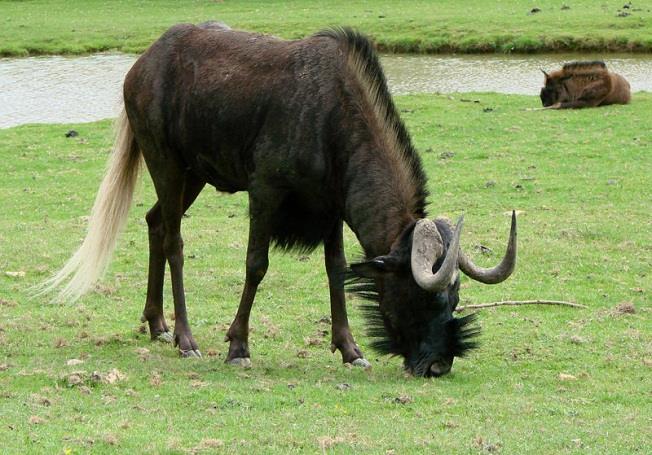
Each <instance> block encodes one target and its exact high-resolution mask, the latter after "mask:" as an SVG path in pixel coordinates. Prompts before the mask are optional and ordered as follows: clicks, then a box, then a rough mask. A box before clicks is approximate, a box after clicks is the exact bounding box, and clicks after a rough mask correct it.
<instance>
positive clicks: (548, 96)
mask: <svg viewBox="0 0 652 455" xmlns="http://www.w3.org/2000/svg"><path fill="white" fill-rule="evenodd" d="M541 71H542V72H543V74H544V76H545V78H544V86H543V88H542V89H541V92H540V93H539V98H541V104H543V106H544V107H548V106H552V105H553V104H555V103H558V102H560V101H563V100H566V99H568V97H569V93H568V87H567V86H566V81H567V80H568V79H570V78H571V77H572V76H569V75H557V74H555V73H553V75H550V74H548V73H546V72H545V71H543V70H541Z"/></svg>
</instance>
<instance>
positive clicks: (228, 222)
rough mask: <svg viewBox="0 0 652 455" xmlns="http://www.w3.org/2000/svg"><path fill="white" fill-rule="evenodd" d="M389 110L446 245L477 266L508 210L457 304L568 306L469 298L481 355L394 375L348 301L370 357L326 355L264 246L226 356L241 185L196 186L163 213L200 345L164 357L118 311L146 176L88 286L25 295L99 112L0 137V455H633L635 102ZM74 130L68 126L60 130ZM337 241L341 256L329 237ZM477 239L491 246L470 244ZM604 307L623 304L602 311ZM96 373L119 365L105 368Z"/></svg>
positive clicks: (646, 318)
mask: <svg viewBox="0 0 652 455" xmlns="http://www.w3.org/2000/svg"><path fill="white" fill-rule="evenodd" d="M219 7H220V5H219V4H218V5H216V6H215V8H219ZM374 8H375V7H374ZM71 15H73V14H72V13H71ZM73 16H74V15H73ZM462 98H464V99H467V100H471V102H463V101H462ZM473 101H477V102H473ZM397 102H398V104H399V107H400V108H401V110H402V111H404V112H403V114H402V115H403V117H404V119H405V121H406V123H407V125H408V127H409V129H410V131H411V133H412V135H413V137H414V141H415V145H416V146H417V148H418V149H419V150H420V151H421V153H422V156H423V160H424V164H425V168H426V172H427V174H428V176H429V178H430V190H431V192H432V197H431V198H430V206H429V209H430V213H431V214H432V215H433V216H435V215H439V214H444V215H448V216H450V217H456V216H458V215H459V214H461V213H465V214H466V223H465V226H466V227H465V232H464V235H463V238H462V243H463V247H464V248H465V249H466V250H467V251H470V252H473V256H474V259H475V260H476V261H478V262H481V263H483V264H487V265H488V264H491V263H495V262H496V261H497V260H498V257H499V256H500V254H501V252H502V249H503V246H504V242H505V240H506V237H507V232H508V224H509V217H508V216H507V215H506V213H507V212H508V211H509V210H511V209H517V210H520V211H522V213H521V215H520V216H519V223H520V224H519V226H520V227H519V242H520V252H519V263H518V268H517V272H516V273H515V275H514V276H513V277H511V278H510V279H509V280H508V281H507V282H505V283H503V284H501V285H498V286H486V285H481V284H479V283H476V282H472V281H470V280H468V279H464V281H463V286H462V291H461V292H462V303H480V302H489V301H495V300H502V299H535V298H547V299H564V300H571V301H576V302H579V303H583V304H585V305H588V307H589V308H588V309H586V310H576V309H569V308H562V307H543V306H529V307H520V308H512V307H503V308H497V309H491V310H485V311H482V312H481V314H480V317H479V320H480V324H481V325H482V329H483V332H482V336H481V348H480V349H479V350H477V351H476V352H474V353H473V354H472V355H471V356H470V357H469V358H467V359H463V360H458V361H456V362H455V365H454V367H453V373H452V374H450V375H449V376H446V377H444V378H441V379H415V378H411V377H406V376H404V374H403V373H402V371H401V366H400V361H399V359H388V358H379V357H378V356H376V355H374V354H373V353H372V352H371V351H370V350H369V349H368V348H367V343H368V341H369V339H368V338H367V337H366V336H365V335H364V328H363V321H362V319H361V315H360V312H359V310H358V309H357V305H358V304H359V303H360V302H359V301H356V300H351V301H350V302H349V308H350V313H351V322H352V329H353V332H354V335H356V337H357V340H358V342H359V344H360V345H361V347H362V349H363V350H364V351H365V352H366V353H367V356H368V358H369V359H370V360H371V362H372V364H373V368H372V370H371V371H368V372H366V371H360V370H358V369H347V368H344V367H343V366H342V365H341V364H340V357H339V354H335V355H331V354H330V352H329V350H328V345H329V342H330V341H329V336H330V335H329V334H326V335H324V334H323V332H322V331H324V330H326V331H328V330H329V328H330V327H329V326H328V325H325V324H323V323H320V322H319V320H320V318H322V317H323V316H325V315H327V314H328V306H329V304H328V289H327V285H326V277H325V271H324V268H323V265H322V263H323V257H322V252H321V250H318V251H316V252H314V253H313V254H311V255H308V256H305V255H297V254H280V253H278V252H276V253H274V254H272V256H271V266H270V271H269V273H268V275H267V277H266V278H265V280H264V281H263V284H262V285H261V288H260V290H259V296H258V298H257V300H256V305H255V307H254V312H253V316H252V330H253V331H252V334H251V338H250V341H251V349H252V356H253V358H252V360H253V363H254V366H253V368H252V369H250V370H240V369H237V368H232V367H229V366H226V365H224V364H223V359H224V355H225V352H226V347H227V346H226V344H224V343H222V338H223V336H224V334H225V331H226V328H227V326H228V324H229V323H230V321H231V318H232V316H233V315H234V313H235V310H236V306H237V302H238V300H239V293H240V290H241V287H242V283H243V278H244V258H245V245H246V237H245V236H246V231H247V229H246V227H247V215H246V212H247V208H246V197H245V196H246V195H244V194H238V195H233V196H229V195H224V194H217V193H215V192H214V191H210V190H205V191H204V192H203V193H202V195H201V196H200V197H199V199H198V201H197V202H196V203H195V205H194V206H193V207H192V208H191V209H190V211H189V217H188V218H185V219H184V222H183V233H184V239H185V243H186V248H185V253H186V267H185V277H186V288H187V294H188V306H189V314H190V321H191V324H192V326H193V329H194V334H195V337H196V339H197V341H198V342H199V344H200V347H201V349H202V352H203V353H204V354H205V358H204V359H203V360H200V361H196V360H183V359H179V358H178V356H177V354H176V352H175V350H174V349H172V347H170V346H167V345H162V344H152V343H150V341H149V339H148V335H147V334H145V333H142V331H141V325H140V323H139V322H138V319H139V317H140V313H141V311H142V307H143V303H144V297H145V286H146V265H147V234H146V226H145V223H144V220H143V217H144V214H145V212H146V211H147V209H148V207H149V206H150V205H151V204H152V203H153V193H152V188H151V184H150V182H149V178H148V177H146V178H145V179H144V183H143V185H142V189H141V190H140V191H139V194H138V196H137V198H136V204H135V206H134V207H133V208H132V211H131V215H130V220H129V223H128V227H127V229H126V232H125V233H124V234H123V235H122V237H121V240H120V242H119V246H118V249H117V251H116V253H115V258H114V261H113V264H112V266H111V268H110V270H109V272H108V274H107V276H106V278H105V279H104V280H103V282H102V284H101V286H100V287H99V288H98V292H95V293H92V294H91V295H88V296H86V297H84V298H83V299H82V300H80V301H79V302H78V303H75V304H64V305H53V304H48V303H47V301H46V300H45V299H34V300H30V299H29V298H28V291H27V289H28V287H29V286H31V285H33V284H35V283H37V282H39V281H41V280H43V279H44V278H46V277H47V276H48V275H49V274H50V273H52V272H53V271H55V270H56V269H57V268H58V267H60V266H61V265H62V264H63V262H64V261H65V260H66V259H67V258H68V257H69V255H70V254H71V253H72V251H73V250H74V249H75V248H76V247H77V246H78V245H79V242H80V239H81V238H82V236H83V235H84V225H85V219H84V217H85V216H86V215H88V211H89V208H90V206H91V205H92V201H93V198H94V196H95V192H96V190H97V187H98V184H99V181H100V179H101V175H102V173H103V169H104V163H105V160H106V158H107V152H108V150H109V148H110V141H111V132H110V124H109V122H107V121H103V122H97V123H90V124H75V125H27V126H21V127H18V128H12V129H8V130H0V175H2V180H0V207H2V216H1V217H0V305H1V306H0V308H1V314H2V318H0V347H1V348H0V370H1V371H0V447H2V451H3V453H88V452H93V453H114V452H115V451H121V452H123V453H142V452H145V453H199V452H202V451H205V452H213V451H219V450H222V451H224V452H228V453H261V454H262V453H293V452H307V453H316V452H322V451H323V452H328V453H397V454H399V453H400V454H403V453H505V454H524V453H534V454H540V453H596V454H625V453H627V454H629V453H641V454H644V453H650V451H651V449H652V445H651V442H650V441H652V431H651V429H652V395H650V393H651V391H652V374H651V373H652V372H651V366H652V338H651V334H650V315H651V307H650V293H651V292H652V286H651V284H652V283H651V280H650V270H651V266H652V247H651V244H650V238H651V236H650V232H651V230H650V228H651V225H650V208H651V207H652V155H651V154H650V150H651V147H652V134H651V132H650V129H649V119H650V118H652V95H650V94H645V93H638V94H635V95H634V99H633V102H632V104H631V105H628V106H611V107H605V108H598V109H587V110H579V111H556V112H555V111H546V112H542V111H537V112H527V111H524V110H523V109H524V108H527V107H532V106H536V105H537V104H538V103H537V99H536V98H534V97H528V96H505V95H492V94H465V95H463V96H461V95H460V96H458V95H455V96H450V97H449V96H443V95H442V96H437V95H421V96H410V97H400V98H397ZM485 109H487V110H488V109H492V110H490V111H488V112H485V111H484V110H485ZM71 128H74V129H76V130H77V131H79V133H80V136H79V137H78V138H72V139H66V138H65V137H64V133H65V132H66V131H67V130H68V129H71ZM346 244H347V253H348V256H349V257H350V258H351V257H355V256H356V254H359V252H360V250H359V247H358V246H357V244H356V242H355V240H354V238H353V236H352V235H351V233H350V232H347V234H346ZM478 244H482V245H486V246H488V247H489V248H491V249H492V250H493V251H494V252H495V253H494V254H493V255H492V256H490V257H486V258H485V257H480V255H479V254H477V253H475V249H474V246H476V245H478ZM9 272H15V273H9ZM23 274H24V276H23ZM168 286H169V285H168ZM623 303H630V304H632V305H633V307H634V308H635V312H634V313H633V314H628V313H624V312H622V311H618V310H617V307H618V305H620V304H623ZM170 311H171V303H170V301H169V288H167V287H166V314H168V313H169V312H170ZM308 338H312V339H314V340H317V341H320V340H323V341H322V343H321V344H318V345H315V346H313V345H310V346H308V345H307V343H306V342H307V339H308ZM145 349H146V350H145ZM299 351H306V353H307V358H300V357H298V356H297V353H298V352H299ZM70 359H79V360H83V363H82V364H78V365H73V366H68V365H67V364H66V363H67V362H68V361H69V360H70ZM113 369H117V370H118V371H119V372H120V374H121V376H119V377H117V378H114V379H118V380H116V381H115V382H113V383H110V381H108V380H107V373H109V372H110V371H112V370H113ZM94 372H98V373H99V374H100V375H99V378H102V377H103V378H104V380H102V379H99V380H98V379H97V378H98V376H96V377H95V379H94V377H93V373H94ZM560 375H561V376H560ZM564 375H568V376H564ZM108 378H109V379H110V376H108Z"/></svg>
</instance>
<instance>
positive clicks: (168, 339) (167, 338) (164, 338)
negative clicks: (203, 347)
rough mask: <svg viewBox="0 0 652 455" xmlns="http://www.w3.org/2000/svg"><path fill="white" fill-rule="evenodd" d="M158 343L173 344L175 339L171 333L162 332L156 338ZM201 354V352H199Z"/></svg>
mask: <svg viewBox="0 0 652 455" xmlns="http://www.w3.org/2000/svg"><path fill="white" fill-rule="evenodd" d="M154 339H155V340H156V341H160V342H162V343H172V342H173V341H174V337H173V336H172V334H171V333H170V332H161V333H159V334H158V335H156V338H154ZM197 352H199V351H197Z"/></svg>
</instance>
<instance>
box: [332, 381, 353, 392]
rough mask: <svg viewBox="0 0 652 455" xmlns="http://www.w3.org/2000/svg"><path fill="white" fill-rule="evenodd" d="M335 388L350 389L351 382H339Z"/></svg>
mask: <svg viewBox="0 0 652 455" xmlns="http://www.w3.org/2000/svg"><path fill="white" fill-rule="evenodd" d="M335 388H336V389H337V390H349V389H350V388H351V384H347V383H346V382H343V383H342V384H337V385H336V386H335Z"/></svg>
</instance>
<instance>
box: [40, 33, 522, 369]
mask: <svg viewBox="0 0 652 455" xmlns="http://www.w3.org/2000/svg"><path fill="white" fill-rule="evenodd" d="M123 95H124V103H125V114H126V115H124V116H123V117H122V120H121V123H120V126H119V138H118V141H117V143H116V146H115V150H114V152H113V157H112V163H111V165H110V167H109V169H108V171H107V174H106V176H105V178H104V180H103V182H102V185H101V187H100V190H99V192H98V195H97V199H96V202H95V205H94V207H93V211H92V214H91V217H90V221H89V232H88V234H87V237H86V239H85V240H84V242H83V244H82V246H81V247H80V249H79V250H78V252H77V253H76V254H75V255H74V256H73V258H72V259H71V260H70V261H69V262H68V263H67V264H66V265H65V266H64V268H63V269H62V270H61V271H60V272H59V273H58V274H57V275H56V276H55V277H54V278H53V279H52V280H50V285H52V286H58V285H61V284H63V283H64V281H68V282H67V284H65V286H64V287H63V289H62V291H61V296H63V297H68V298H75V297H77V296H79V295H81V294H82V293H83V292H85V291H87V290H88V289H89V288H90V287H91V286H92V284H93V282H94V281H95V280H96V279H98V278H99V276H100V274H101V272H102V270H103V269H104V267H105V265H106V264H107V261H108V258H109V255H110V253H111V251H112V249H113V247H114V244H115V241H116V237H117V234H118V232H119V230H120V228H121V226H123V224H124V222H125V219H126V216H127V211H128V209H129V205H130V203H131V197H132V192H133V189H134V185H135V182H136V180H137V177H138V169H139V164H140V162H141V156H142V158H144V161H145V164H146V165H147V169H148V170H149V173H150V175H151V177H152V180H153V182H154V187H155V190H156V194H157V197H158V201H157V202H156V204H155V205H154V206H153V207H152V208H151V210H150V211H149V212H148V213H147V215H146V220H147V224H148V227H149V250H150V259H149V278H148V286H147V298H146V303H145V309H144V311H143V320H144V321H145V320H146V321H147V322H148V323H149V330H150V334H151V337H152V338H153V339H155V338H160V337H163V338H168V339H169V340H170V339H172V336H171V335H170V333H169V331H168V326H167V324H166V322H165V319H164V316H163V280H164V272H165V264H166V261H167V263H168V264H169V266H170V273H171V278H172V290H173V300H174V313H175V327H174V337H173V340H174V343H175V345H177V346H178V347H179V350H180V353H181V354H182V355H183V356H200V354H199V350H198V347H197V343H196V342H195V340H194V338H193V336H192V334H191V330H190V325H189V324H188V319H187V315H186V304H185V297H184V287H183V275H182V268H183V242H182V239H181V234H180V224H181V218H182V215H183V214H184V212H185V211H186V210H187V209H188V207H190V205H191V204H192V203H193V201H194V200H195V198H196V197H197V195H198V194H199V192H200V191H201V190H202V188H203V187H204V186H205V184H206V183H208V184H210V185H212V186H214V187H215V188H216V189H217V190H219V191H224V192H229V193H234V192H236V191H247V192H248V193H249V214H250V224H249V243H248V246H247V259H246V276H245V283H244V291H243V293H242V297H241V300H240V306H239V308H238V311H237V314H236V316H235V319H234V321H233V323H232V324H231V326H230V328H229V330H228V332H227V335H226V340H227V341H229V342H230V345H229V352H228V355H227V357H226V361H227V362H229V363H238V364H243V363H248V362H249V356H250V354H249V347H248V343H247V341H248V334H249V314H250V311H251V307H252V304H253V302H254V297H255V295H256V289H257V288H258V285H259V283H260V282H261V280H262V279H263V277H264V276H265V272H266V271H267V266H268V249H269V247H270V243H272V242H273V243H275V244H276V245H277V246H279V247H281V248H284V249H292V248H295V249H297V248H298V249H303V250H313V249H314V248H316V247H317V246H318V245H319V244H320V243H322V242H323V244H324V251H325V264H326V272H327V275H328V282H329V288H330V302H331V314H332V346H331V347H332V350H333V351H334V350H335V349H339V351H340V352H341V354H342V359H343V361H344V362H351V363H353V364H355V365H361V366H368V365H369V363H368V362H367V361H366V360H365V359H364V357H363V355H362V352H360V350H359V349H358V346H357V345H356V343H355V342H354V339H353V336H352V335H351V332H350V330H349V324H348V320H347V314H346V308H345V300H344V295H345V294H344V283H345V280H346V275H347V274H346V273H345V271H346V269H347V267H346V260H345V257H344V252H343V245H342V243H343V239H342V228H343V222H346V223H347V224H348V225H349V226H350V227H351V229H352V230H353V232H354V233H355V235H356V236H357V238H358V240H359V241H360V243H361V245H362V248H363V250H364V253H365V255H366V258H367V259H366V260H365V261H364V262H361V263H357V264H353V265H352V266H351V267H350V270H349V278H350V281H351V289H352V291H354V292H358V293H360V294H362V295H363V296H365V297H371V298H372V299H374V300H375V301H376V303H375V304H374V305H373V312H374V313H375V314H372V315H371V316H370V319H371V323H372V329H371V332H372V333H371V335H372V336H377V337H380V338H381V339H380V340H377V341H376V342H375V344H374V345H375V346H376V347H377V348H378V349H379V350H381V351H382V352H386V353H392V354H397V355H401V356H402V357H403V358H404V364H405V367H406V368H407V369H408V370H409V371H411V372H412V373H414V374H415V375H419V376H433V375H434V376H439V375H442V374H445V373H447V372H448V371H449V370H450V368H451V366H452V363H453V357H454V356H461V355H463V354H464V353H465V351H467V350H468V349H470V348H472V347H473V346H474V342H473V340H472V337H473V335H475V334H476V332H477V330H476V329H474V328H473V327H472V325H471V324H470V323H471V322H472V320H473V316H467V317H464V318H461V319H455V318H454V317H453V311H454V309H455V307H456V305H457V303H458V291H459V287H460V278H459V270H462V271H463V272H464V273H466V274H467V275H468V276H470V277H471V278H473V279H475V280H478V281H480V282H483V283H498V282H501V281H503V280H505V279H506V278H507V277H508V276H509V275H510V274H511V273H512V271H513V269H514V266H515V262H516V220H515V218H514V216H513V217H512V227H511V233H510V240H509V243H508V248H507V253H506V254H505V257H504V258H503V260H502V262H501V263H500V264H499V265H498V266H497V267H495V268H492V269H483V268H480V267H477V266H476V265H474V264H473V263H472V262H471V261H470V260H469V259H468V258H467V257H466V256H465V255H464V254H463V253H462V252H461V251H460V248H459V239H460V232H461V229H462V222H461V220H460V221H459V222H458V223H457V226H456V227H455V228H453V227H452V226H451V225H450V224H449V223H448V221H446V220H443V219H438V220H435V221H431V220H429V219H427V218H426V196H427V190H426V176H425V174H424V172H423V169H422V166H421V160H420V158H419V155H418V154H417V152H416V150H415V149H414V147H413V146H412V143H411V141H410V136H409V134H408V132H407V130H406V129H405V126H404V125H403V122H402V121H401V119H400V118H399V115H398V112H397V110H396V108H395V106H394V103H393V101H392V98H391V96H390V94H389V91H388V89H387V84H386V82H385V77H384V75H383V72H382V69H381V67H380V64H379V62H378V59H377V57H376V54H375V52H374V50H373V47H372V45H371V43H370V42H369V41H368V40H367V39H366V38H365V37H364V36H362V35H360V34H358V33H356V32H354V31H351V30H348V29H337V30H335V29H333V30H327V31H323V32H320V33H317V34H316V35H313V36H311V37H309V38H306V39H303V40H298V41H284V40H280V39H278V38H274V37H269V36H262V35H257V34H251V33H246V32H241V31H231V30H228V29H227V28H225V27H221V26H218V25H215V24H202V25H200V26H194V25H189V24H185V25H177V26H174V27H172V28H171V29H170V30H168V31H167V32H166V33H165V34H163V36H162V37H161V38H160V39H158V41H156V42H155V43H154V44H153V45H152V46H151V47H150V48H149V49H148V50H147V51H146V52H145V53H144V54H143V55H142V56H141V57H140V58H139V59H138V61H137V62H136V63H135V64H134V66H133V67H132V68H131V70H130V71H129V73H128V74H127V76H126V79H125V82H124V93H123Z"/></svg>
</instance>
